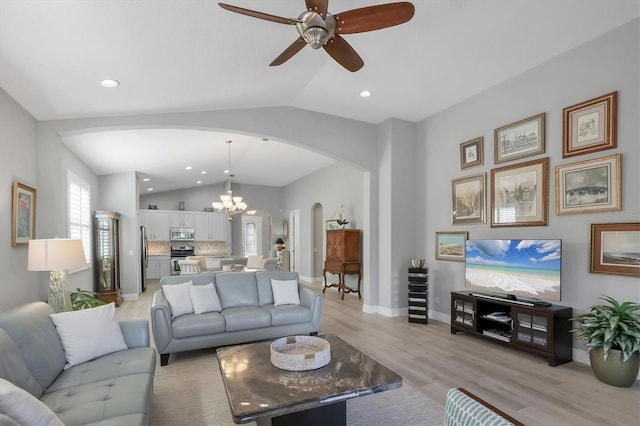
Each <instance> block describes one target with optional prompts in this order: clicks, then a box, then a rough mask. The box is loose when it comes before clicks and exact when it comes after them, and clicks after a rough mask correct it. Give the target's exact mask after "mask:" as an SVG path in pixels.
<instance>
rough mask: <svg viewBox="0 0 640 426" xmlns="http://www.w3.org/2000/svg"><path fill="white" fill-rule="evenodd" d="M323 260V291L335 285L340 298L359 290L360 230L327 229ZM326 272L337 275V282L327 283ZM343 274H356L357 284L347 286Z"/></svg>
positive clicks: (360, 274) (360, 276) (360, 278)
mask: <svg viewBox="0 0 640 426" xmlns="http://www.w3.org/2000/svg"><path fill="white" fill-rule="evenodd" d="M325 259H326V260H325V261H324V269H323V270H322V276H323V278H324V288H323V289H322V292H323V293H324V292H325V290H326V289H327V288H331V287H337V288H338V291H339V292H340V295H341V296H342V299H344V294H345V293H358V298H360V299H361V298H362V293H361V292H360V282H361V281H362V273H361V265H360V230H359V229H331V230H327V253H326V257H325ZM327 272H329V273H331V274H335V275H337V276H338V282H337V283H334V284H327ZM345 275H357V276H358V286H357V288H356V289H353V288H351V287H348V286H347V285H346V284H345V283H344V276H345Z"/></svg>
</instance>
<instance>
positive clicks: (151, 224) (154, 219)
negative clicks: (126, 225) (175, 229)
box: [140, 210, 171, 241]
mask: <svg viewBox="0 0 640 426" xmlns="http://www.w3.org/2000/svg"><path fill="white" fill-rule="evenodd" d="M140 225H141V226H144V227H145V231H146V233H147V240H149V241H169V228H170V227H171V224H170V219H169V211H168V210H140Z"/></svg>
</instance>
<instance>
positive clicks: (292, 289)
mask: <svg viewBox="0 0 640 426" xmlns="http://www.w3.org/2000/svg"><path fill="white" fill-rule="evenodd" d="M271 291H273V304H274V306H278V305H299V304H300V295H299V294H298V280H274V279H273V278H272V279H271Z"/></svg>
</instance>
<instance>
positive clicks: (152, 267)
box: [147, 256, 171, 280]
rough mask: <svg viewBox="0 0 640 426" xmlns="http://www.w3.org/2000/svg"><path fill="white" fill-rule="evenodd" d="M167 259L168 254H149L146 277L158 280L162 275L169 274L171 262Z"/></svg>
mask: <svg viewBox="0 0 640 426" xmlns="http://www.w3.org/2000/svg"><path fill="white" fill-rule="evenodd" d="M169 259H170V258H169V256H149V263H148V265H147V278H148V279H152V280H159V279H160V278H162V277H166V276H168V275H171V263H170V262H169Z"/></svg>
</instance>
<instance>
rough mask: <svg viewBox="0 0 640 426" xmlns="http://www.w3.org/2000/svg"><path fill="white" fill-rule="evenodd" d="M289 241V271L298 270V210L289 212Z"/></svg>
mask: <svg viewBox="0 0 640 426" xmlns="http://www.w3.org/2000/svg"><path fill="white" fill-rule="evenodd" d="M289 241H290V242H291V248H290V249H289V250H290V251H291V271H298V265H300V254H299V252H300V251H299V250H298V247H300V210H291V211H290V212H289Z"/></svg>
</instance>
